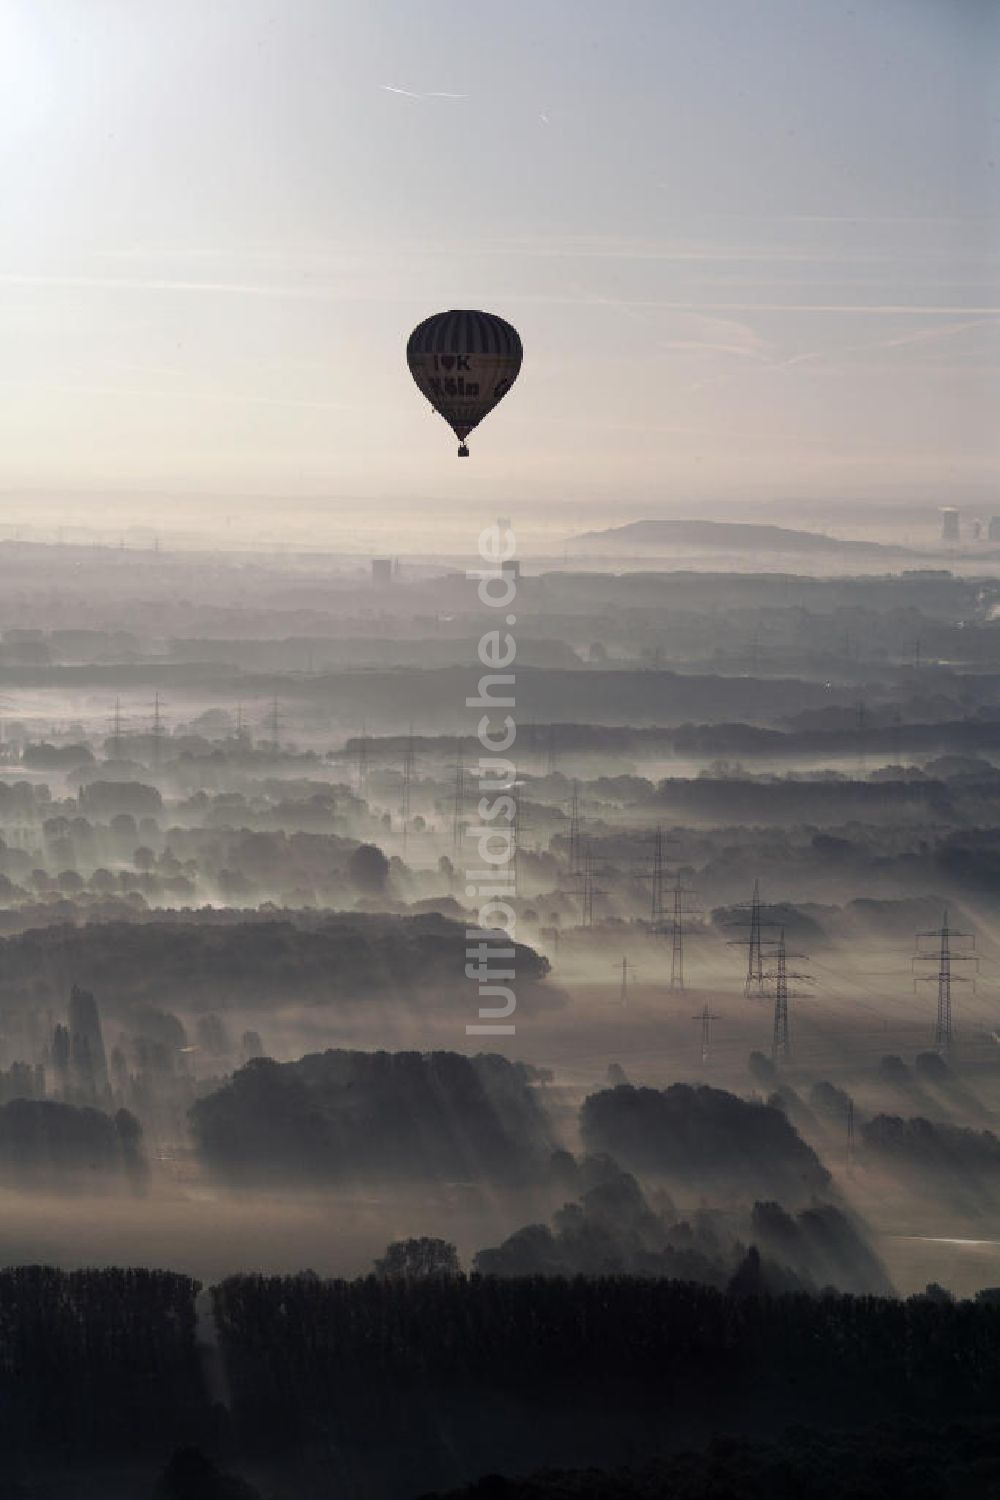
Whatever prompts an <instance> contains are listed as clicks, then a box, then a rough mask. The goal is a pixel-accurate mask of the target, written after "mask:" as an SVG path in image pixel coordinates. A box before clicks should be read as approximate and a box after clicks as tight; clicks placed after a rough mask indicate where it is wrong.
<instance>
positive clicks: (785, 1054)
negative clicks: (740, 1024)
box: [764, 927, 813, 1062]
mask: <svg viewBox="0 0 1000 1500" xmlns="http://www.w3.org/2000/svg"><path fill="white" fill-rule="evenodd" d="M805 956H806V955H805V954H804V953H789V952H788V950H787V949H786V947H785V929H784V928H783V927H782V928H781V929H780V930H779V933H778V945H777V952H776V954H775V964H774V968H773V969H765V971H764V978H765V979H767V980H770V981H772V982H773V984H774V1031H773V1033H772V1037H771V1058H772V1060H773V1061H774V1062H787V1061H788V1059H789V1057H791V1055H792V1047H791V1039H790V1036H789V1031H788V1002H789V1000H790V999H793V998H795V997H796V996H797V994H798V993H800V992H798V991H792V990H789V988H788V981H789V980H790V979H794V980H801V981H802V982H804V983H806V984H812V983H813V978H812V975H811V974H800V973H797V972H794V971H793V970H790V969H789V967H788V960H789V959H790V958H805Z"/></svg>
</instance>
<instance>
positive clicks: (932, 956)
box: [914, 907, 977, 1052]
mask: <svg viewBox="0 0 1000 1500" xmlns="http://www.w3.org/2000/svg"><path fill="white" fill-rule="evenodd" d="M921 938H935V939H936V940H937V946H936V947H935V949H934V950H932V951H931V952H930V953H921V952H919V951H918V952H917V954H916V955H915V957H914V962H915V963H933V964H936V965H937V972H936V973H935V974H926V975H921V976H920V978H921V979H924V980H926V981H928V982H931V983H933V981H934V980H935V979H936V980H937V1020H936V1021H935V1024H934V1045H935V1047H941V1048H943V1050H944V1051H945V1052H947V1051H949V1050H950V1048H951V1045H952V1042H953V1041H954V1035H953V1032H952V1025H951V987H952V985H953V984H968V982H969V981H968V980H967V979H966V978H965V976H964V975H962V974H953V973H952V964H955V963H976V962H977V958H976V955H975V953H956V952H955V951H954V950H953V948H952V943H953V941H954V940H955V939H956V938H958V939H963V940H964V939H966V938H968V939H969V941H970V942H972V941H974V939H973V938H972V937H971V934H970V933H967V932H958V931H957V930H956V929H955V928H954V927H949V925H948V908H947V907H945V909H944V912H943V914H942V917H941V926H940V927H935V928H932V929H931V931H930V932H918V933H917V947H918V949H919V946H920V939H921Z"/></svg>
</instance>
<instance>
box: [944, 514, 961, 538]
mask: <svg viewBox="0 0 1000 1500" xmlns="http://www.w3.org/2000/svg"><path fill="white" fill-rule="evenodd" d="M958 539H959V530H958V511H957V510H956V509H955V507H954V505H943V506H942V507H941V540H942V541H943V542H957V541H958Z"/></svg>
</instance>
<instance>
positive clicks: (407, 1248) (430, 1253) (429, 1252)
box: [375, 1235, 462, 1281]
mask: <svg viewBox="0 0 1000 1500" xmlns="http://www.w3.org/2000/svg"><path fill="white" fill-rule="evenodd" d="M375 1274H376V1276H381V1277H382V1278H383V1279H384V1280H386V1281H426V1280H428V1279H429V1278H430V1277H434V1276H461V1274H462V1267H461V1264H460V1263H459V1259H458V1251H457V1250H456V1249H455V1246H454V1245H452V1244H449V1242H448V1241H447V1240H436V1239H431V1238H429V1237H428V1236H427V1235H423V1236H421V1238H420V1239H413V1240H393V1242H392V1244H391V1245H387V1246H386V1251H385V1254H384V1255H383V1256H382V1257H381V1259H379V1260H377V1261H376V1262H375Z"/></svg>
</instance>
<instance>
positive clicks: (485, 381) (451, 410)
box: [406, 309, 523, 453]
mask: <svg viewBox="0 0 1000 1500" xmlns="http://www.w3.org/2000/svg"><path fill="white" fill-rule="evenodd" d="M522 352H523V351H522V349H521V339H520V336H519V335H518V332H517V329H516V328H513V327H511V325H510V323H507V322H505V321H504V319H503V318H498V317H497V316H496V315H495V314H494V313H485V312H477V311H474V310H468V311H459V310H455V309H453V310H452V311H451V312H443V313H435V314H434V316H433V317H432V318H426V319H425V320H424V322H423V323H419V324H418V325H417V327H416V328H414V330H413V332H412V333H411V334H410V337H409V340H408V342H407V345H406V363H407V364H408V365H409V367H410V374H411V375H412V376H413V378H414V380H415V381H416V383H417V385H418V386H419V387H420V389H421V391H422V392H423V393H424V395H425V396H426V397H427V399H428V401H429V402H430V403H431V405H432V406H433V407H434V410H435V411H437V412H439V413H440V414H441V416H442V417H444V419H445V421H446V422H447V423H448V426H449V427H450V428H451V430H452V432H454V434H455V436H456V437H457V438H458V440H459V442H460V443H461V444H462V445H463V448H464V444H465V439H466V438H467V437H468V435H469V433H470V432H471V431H472V429H473V428H474V427H478V426H479V424H480V422H481V421H482V420H483V418H484V417H485V416H486V414H487V412H491V411H492V410H493V408H494V406H496V404H497V402H498V401H502V400H503V398H504V396H506V394H507V392H508V391H509V390H510V388H511V386H512V385H513V384H514V381H515V380H516V379H517V376H518V371H519V370H520V368H521V358H522ZM463 448H460V449H459V453H462V451H463Z"/></svg>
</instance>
